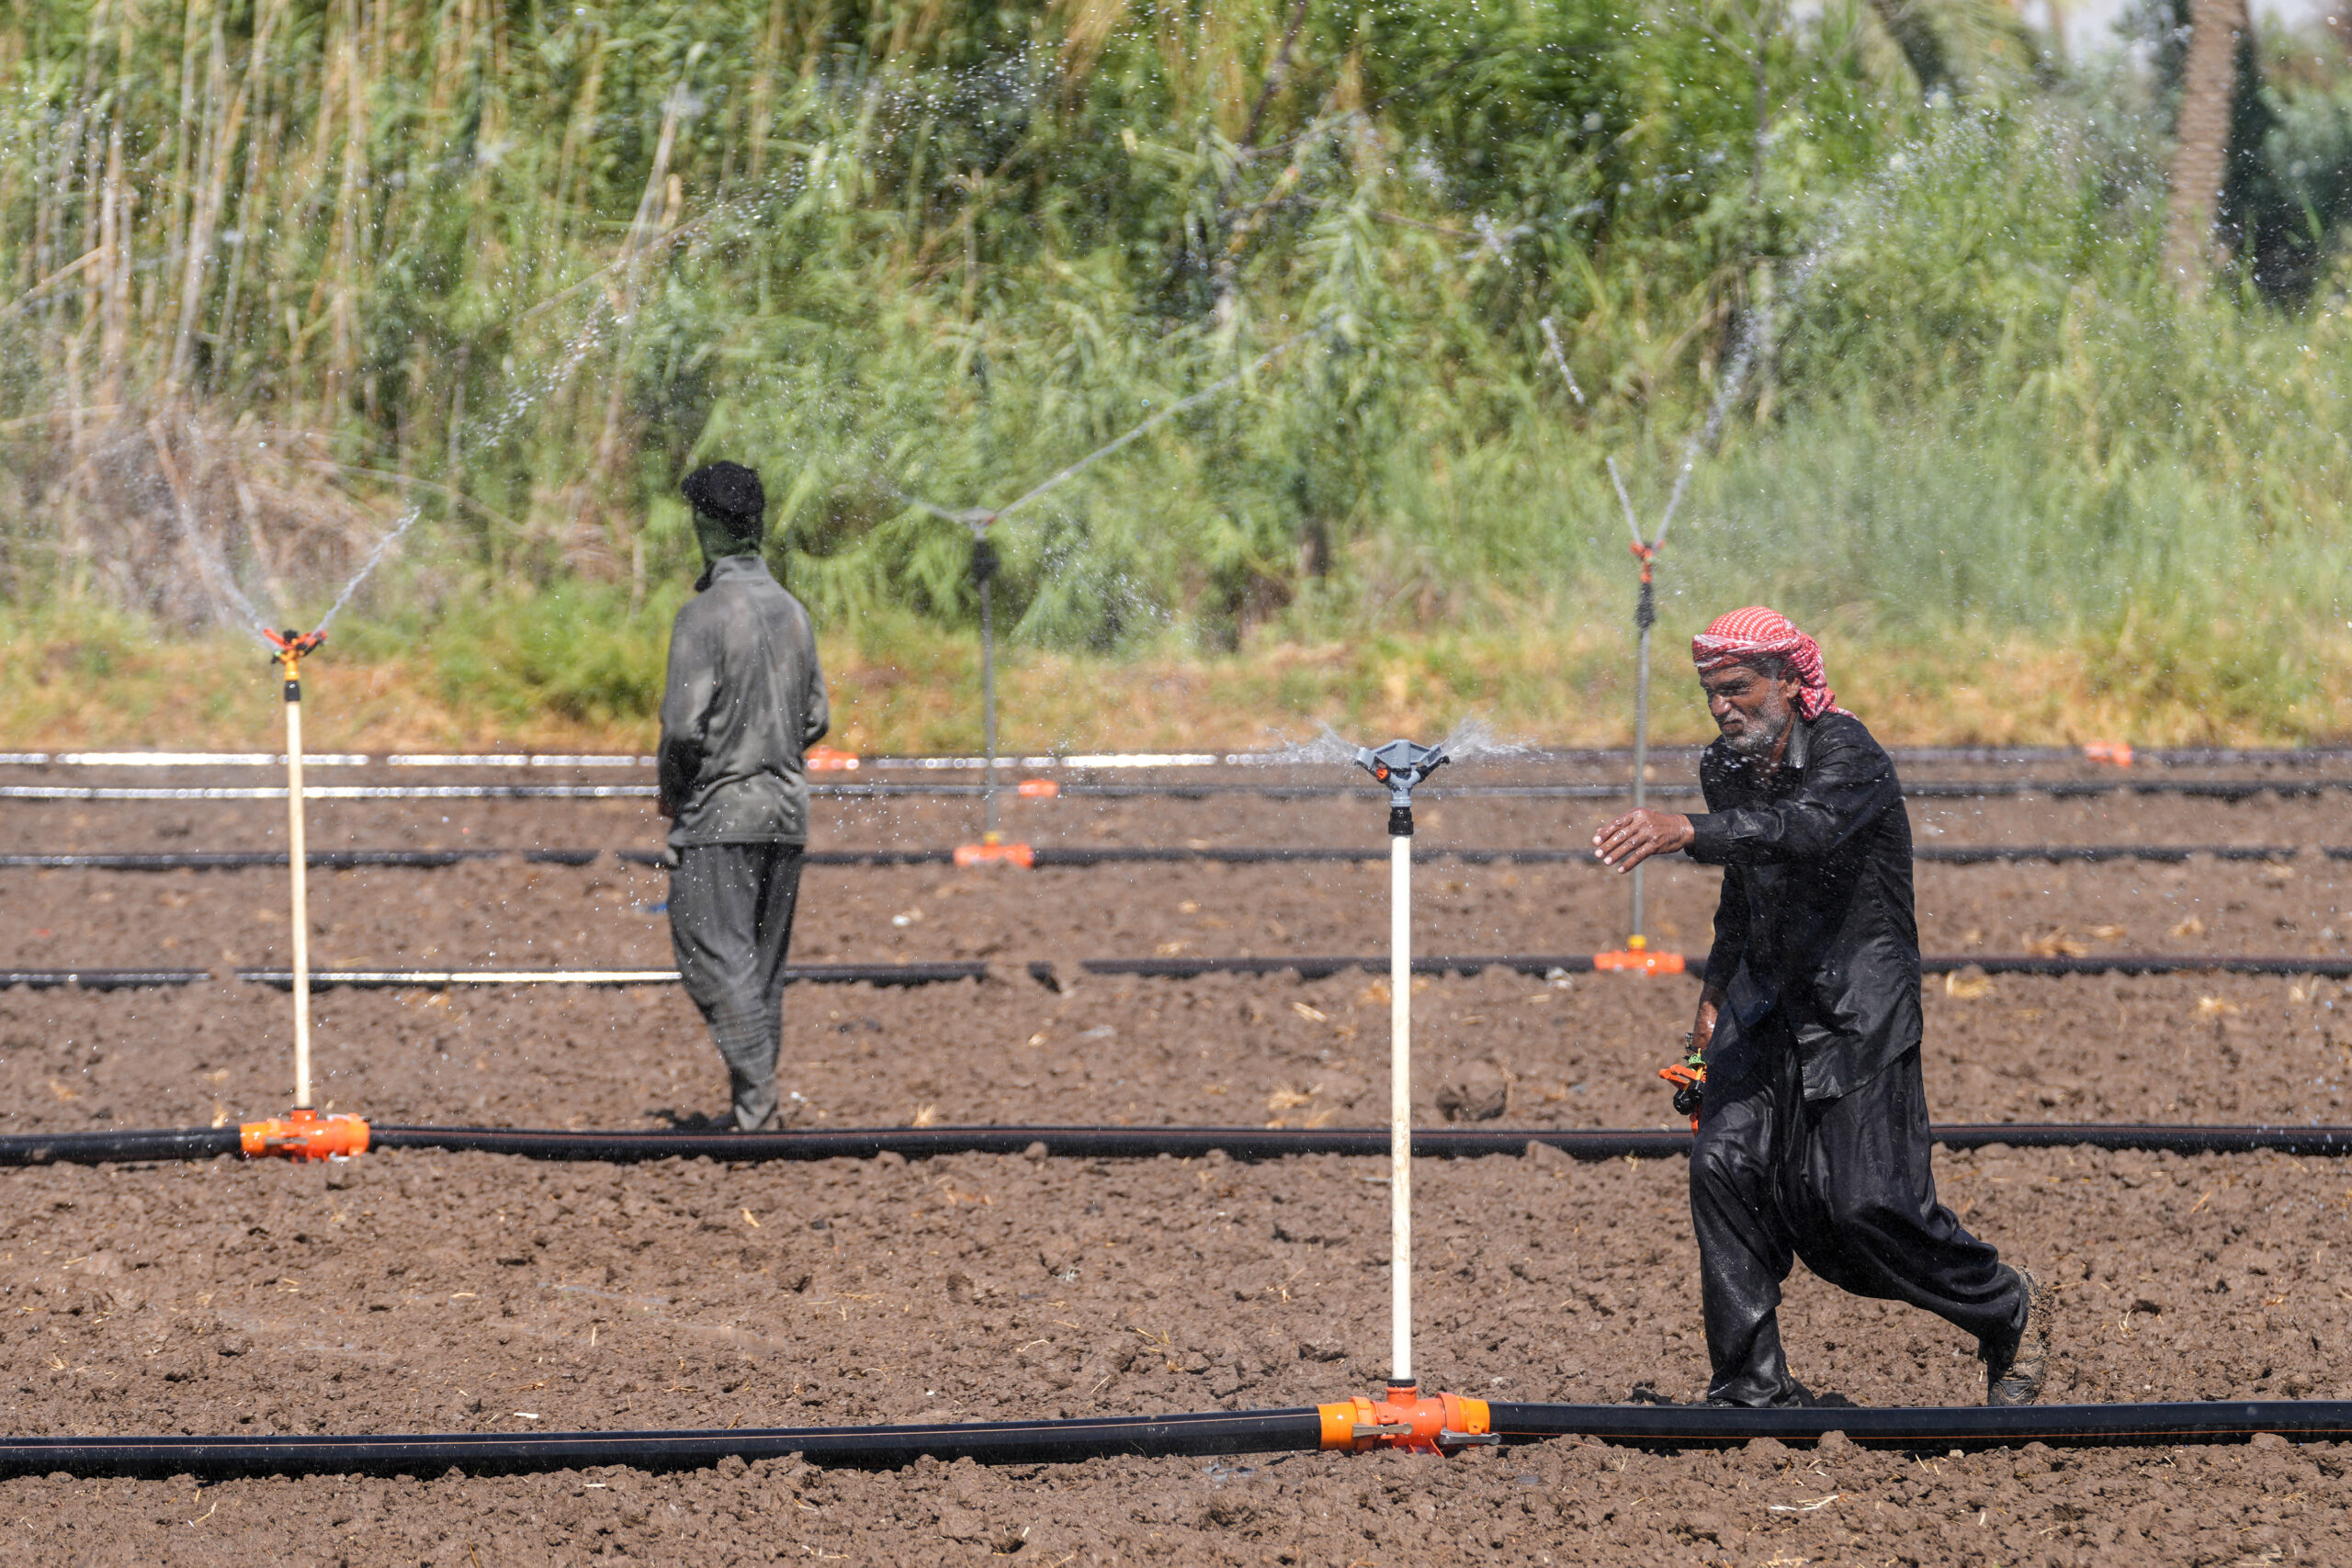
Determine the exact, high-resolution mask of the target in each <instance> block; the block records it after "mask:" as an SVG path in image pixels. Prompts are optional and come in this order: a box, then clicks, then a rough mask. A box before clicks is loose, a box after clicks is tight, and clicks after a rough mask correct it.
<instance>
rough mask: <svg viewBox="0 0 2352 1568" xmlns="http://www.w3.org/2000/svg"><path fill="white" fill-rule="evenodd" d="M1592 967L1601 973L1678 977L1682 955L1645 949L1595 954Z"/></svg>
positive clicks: (1680, 971) (1680, 970)
mask: <svg viewBox="0 0 2352 1568" xmlns="http://www.w3.org/2000/svg"><path fill="white" fill-rule="evenodd" d="M1592 966H1593V967H1594V968H1595V969H1598V970H1600V971H1602V972H1603V973H1606V972H1608V971H1610V970H1612V969H1615V970H1624V971H1628V972H1631V973H1634V974H1637V975H1679V974H1681V973H1682V954H1680V953H1652V952H1649V951H1648V950H1647V949H1627V950H1626V951H1623V952H1621V953H1594V954H1593V955H1592Z"/></svg>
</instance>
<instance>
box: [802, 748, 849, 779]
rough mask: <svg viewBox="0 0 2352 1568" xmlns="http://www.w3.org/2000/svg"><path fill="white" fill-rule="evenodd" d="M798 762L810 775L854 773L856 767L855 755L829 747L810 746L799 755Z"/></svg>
mask: <svg viewBox="0 0 2352 1568" xmlns="http://www.w3.org/2000/svg"><path fill="white" fill-rule="evenodd" d="M800 761H801V763H802V765H803V766H805V767H806V768H807V769H808V770H809V772H810V773H855V772H857V766H858V756H857V753H855V752H854V751H843V750H838V749H836V748H834V747H831V746H811V747H809V750H807V751H805V752H803V753H801V758H800Z"/></svg>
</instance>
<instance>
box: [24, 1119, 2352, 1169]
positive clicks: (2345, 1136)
mask: <svg viewBox="0 0 2352 1568" xmlns="http://www.w3.org/2000/svg"><path fill="white" fill-rule="evenodd" d="M1934 1138H1935V1141H1936V1142H1937V1143H1939V1144H1941V1145H1944V1146H1945V1147H1946V1148H1949V1149H1955V1150H1968V1149H1984V1148H1992V1147H1996V1146H1997V1147H2005V1148H2012V1149H2057V1148H2095V1149H2104V1150H2108V1151H2109V1152H2137V1153H2143V1154H2157V1153H2169V1154H2177V1155H2201V1154H2225V1155H2236V1154H2258V1153H2269V1154H2280V1155H2292V1156H2328V1157H2344V1156H2352V1127H2301V1126H2198V1125H2193V1124H2192V1125H2176V1126H2164V1125H2138V1124H2132V1123H2101V1122H1976V1123H1955V1124H1950V1125H1944V1126H1939V1127H1937V1128H1936V1129H1935V1130H1934ZM1532 1145H1544V1146H1545V1147H1547V1148H1553V1149H1556V1150H1558V1151H1559V1152H1560V1153H1562V1154H1565V1155H1567V1156H1570V1157H1571V1158H1575V1159H1580V1160H1615V1159H1625V1158H1629V1157H1630V1158H1634V1159H1671V1158H1677V1157H1679V1156H1686V1155H1688V1154H1689V1153H1690V1151H1691V1134H1690V1133H1689V1132H1688V1131H1687V1130H1683V1129H1649V1128H1615V1127H1599V1128H1595V1127H1575V1128H1560V1127H1423V1128H1419V1129H1417V1130H1415V1132H1414V1134H1413V1152H1414V1153H1415V1154H1416V1155H1418V1156H1421V1157H1422V1158H1424V1159H1482V1158H1486V1157H1488V1156H1519V1155H1523V1154H1525V1153H1526V1152H1527V1150H1528V1149H1529V1148H1530V1147H1531V1146H1532ZM368 1146H369V1147H370V1148H371V1149H434V1150H438V1151H441V1152H444V1153H453V1154H454V1153H471V1154H494V1155H511V1156H520V1157H523V1158H526V1159H549V1160H596V1161H605V1162H609V1163H613V1164H635V1163H639V1162H641V1161H646V1160H663V1159H716V1160H725V1161H728V1162H729V1163H734V1162H739V1161H752V1160H790V1161H799V1160H820V1159H872V1158H874V1157H876V1156H878V1155H886V1154H888V1155H896V1156H899V1157H900V1158H902V1159H910V1160H911V1159H935V1158H940V1157H943V1156H950V1155H1028V1154H1032V1153H1033V1152H1034V1153H1036V1154H1039V1155H1040V1156H1050V1157H1052V1158H1056V1159H1090V1160H1102V1159H1157V1158H1159V1157H1160V1156H1168V1157H1170V1158H1176V1159H1200V1158H1205V1157H1207V1156H1210V1155H1213V1154H1223V1155H1224V1156H1226V1157H1227V1158H1228V1159H1237V1160H1274V1159H1291V1158H1296V1157H1299V1156H1308V1155H1325V1156H1360V1157H1365V1158H1374V1157H1382V1156H1386V1154H1387V1153H1388V1131H1387V1129H1386V1128H1385V1127H1100V1126H1097V1127H1087V1126H1070V1125H1066V1124H1048V1125H1044V1126H968V1127H839V1128H820V1129H806V1130H796V1131H791V1132H782V1133H732V1132H727V1133H721V1132H703V1131H687V1132H662V1131H613V1130H601V1129H593V1128H590V1129H579V1128H561V1127H436V1126H418V1125H408V1124H404V1123H397V1122H387V1123H380V1124H378V1125H374V1126H372V1127H371V1128H370V1129H369V1132H368ZM238 1147H239V1143H238V1132H237V1129H236V1128H234V1127H222V1128H210V1127H191V1128H164V1129H125V1130H120V1131H107V1132H86V1133H11V1134H5V1135H0V1166H30V1165H97V1164H108V1163H114V1164H125V1163H131V1162H136V1161H162V1160H201V1159H210V1158H213V1157H214V1156H220V1155H227V1154H234V1153H236V1152H237V1149H238Z"/></svg>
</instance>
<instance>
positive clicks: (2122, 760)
mask: <svg viewBox="0 0 2352 1568" xmlns="http://www.w3.org/2000/svg"><path fill="white" fill-rule="evenodd" d="M2083 756H2084V757H2085V758H2086V759H2087V760H2088V761H2094V762H2107V763H2109V764H2111V765H2113V766H2115V767H2119V768H2128V767H2130V766H2131V742H2130V741H2129V740H2094V741H2092V742H2091V743H2090V744H2089V745H2087V746H2086V747H2084V748H2083Z"/></svg>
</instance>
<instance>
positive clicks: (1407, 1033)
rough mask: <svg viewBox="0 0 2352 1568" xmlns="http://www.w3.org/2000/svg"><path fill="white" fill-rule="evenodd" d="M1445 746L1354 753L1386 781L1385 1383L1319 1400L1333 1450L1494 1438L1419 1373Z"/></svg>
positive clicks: (1473, 1404) (1436, 1447) (1466, 1405)
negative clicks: (1428, 919) (1424, 941)
mask: <svg viewBox="0 0 2352 1568" xmlns="http://www.w3.org/2000/svg"><path fill="white" fill-rule="evenodd" d="M1448 760H1449V759H1448V758H1447V757H1446V754H1445V752H1444V751H1443V750H1442V749H1441V748H1439V747H1435V746H1420V745H1416V744H1415V743H1414V742H1412V741H1410V740H1391V741H1390V742H1389V743H1388V744H1387V745H1385V746H1383V747H1381V748H1380V749H1379V750H1370V749H1367V748H1363V747H1359V748H1357V750H1356V762H1357V764H1358V765H1359V766H1361V767H1362V768H1363V770H1364V771H1365V772H1366V773H1370V774H1371V775H1372V776H1373V777H1374V778H1375V779H1377V780H1379V781H1380V782H1381V783H1382V784H1386V785H1387V786H1388V1237H1389V1240H1388V1287H1389V1288H1388V1303H1389V1366H1390V1368H1391V1371H1390V1372H1389V1375H1388V1391H1387V1393H1385V1395H1383V1396H1382V1397H1381V1398H1378V1399H1365V1398H1363V1397H1362V1396H1361V1395H1359V1396H1358V1397H1357V1398H1355V1399H1352V1400H1350V1401H1347V1402H1345V1403H1343V1404H1325V1405H1321V1406H1318V1407H1317V1408H1318V1410H1319V1411H1320V1414H1321V1416H1322V1423H1323V1446H1324V1447H1325V1448H1327V1449H1349V1450H1364V1449H1375V1448H1401V1449H1416V1450H1421V1451H1423V1452H1432V1451H1434V1452H1442V1453H1453V1452H1456V1451H1459V1450H1462V1449H1464V1448H1466V1447H1470V1446H1473V1445H1475V1444H1478V1443H1484V1442H1489V1441H1493V1440H1495V1439H1494V1438H1493V1437H1492V1434H1490V1433H1489V1432H1488V1431H1487V1406H1486V1404H1484V1402H1482V1401H1479V1400H1475V1399H1463V1398H1461V1397H1459V1396H1457V1395H1454V1394H1451V1393H1441V1394H1431V1395H1427V1396H1424V1395H1423V1394H1422V1393H1421V1391H1420V1384H1419V1382H1417V1381H1416V1379H1415V1376H1414V1372H1413V999H1412V998H1413V790H1414V788H1415V787H1416V786H1417V785H1419V784H1420V783H1421V782H1422V781H1423V780H1424V779H1426V778H1428V777H1429V776H1430V774H1431V773H1435V772H1436V771H1437V770H1438V769H1440V768H1442V767H1443V766H1445V764H1446V762H1447V761H1448Z"/></svg>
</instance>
